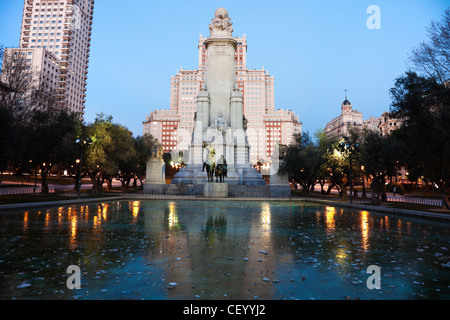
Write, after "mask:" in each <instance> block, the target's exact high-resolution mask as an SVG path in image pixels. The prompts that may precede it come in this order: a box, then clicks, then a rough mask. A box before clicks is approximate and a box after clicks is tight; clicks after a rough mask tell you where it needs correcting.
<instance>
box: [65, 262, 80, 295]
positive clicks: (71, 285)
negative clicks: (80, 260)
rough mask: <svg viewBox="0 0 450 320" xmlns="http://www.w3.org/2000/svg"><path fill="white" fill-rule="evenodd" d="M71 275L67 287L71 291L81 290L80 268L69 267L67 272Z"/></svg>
mask: <svg viewBox="0 0 450 320" xmlns="http://www.w3.org/2000/svg"><path fill="white" fill-rule="evenodd" d="M66 272H67V273H68V274H71V276H69V278H68V279H67V282H66V285H67V289H69V290H74V289H77V290H80V289H81V269H80V267H79V266H69V267H68V268H67V271H66Z"/></svg>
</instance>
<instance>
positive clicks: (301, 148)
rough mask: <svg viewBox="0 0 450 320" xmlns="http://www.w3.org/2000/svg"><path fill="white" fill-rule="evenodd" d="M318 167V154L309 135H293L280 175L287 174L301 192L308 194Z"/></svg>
mask: <svg viewBox="0 0 450 320" xmlns="http://www.w3.org/2000/svg"><path fill="white" fill-rule="evenodd" d="M319 167H320V154H319V152H318V149H317V146H316V145H315V143H314V141H313V140H312V138H311V137H310V135H309V133H308V132H306V133H303V134H295V135H294V143H293V144H291V145H290V146H288V148H287V150H286V154H285V157H284V164H283V165H282V167H281V168H280V172H281V173H288V174H289V177H290V179H293V180H294V182H295V183H298V184H299V185H300V186H301V188H302V191H303V192H305V193H309V192H310V191H311V190H312V189H313V188H314V185H315V183H316V179H317V175H318V170H319Z"/></svg>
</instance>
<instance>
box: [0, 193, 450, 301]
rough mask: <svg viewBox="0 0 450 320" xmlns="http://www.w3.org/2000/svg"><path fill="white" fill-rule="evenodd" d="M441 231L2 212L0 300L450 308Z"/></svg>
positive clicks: (164, 205) (313, 217)
mask: <svg viewBox="0 0 450 320" xmlns="http://www.w3.org/2000/svg"><path fill="white" fill-rule="evenodd" d="M449 226H450V225H449V224H448V223H447V222H441V221H428V220H422V219H413V218H405V217H398V216H392V215H389V216H388V215H385V214H382V213H376V212H367V211H358V210H354V209H341V208H335V207H325V206H320V205H314V204H302V203H293V202H265V201H260V202H243V201H236V202H231V201H224V202H205V201H130V202H129V201H126V202H112V203H101V204H89V205H82V206H70V207H60V208H51V209H41V210H35V211H34V210H33V211H25V212H23V211H18V212H9V213H2V214H1V215H0V299H152V300H159V299H167V300H168V299H194V300H196V299H198V300H201V299H245V300H255V299H258V300H259V299H271V300H279V299H339V300H341V299H377V300H378V299H450V257H449V256H450V253H449V248H450V247H449V245H450V242H449V240H450V233H449ZM71 265H76V266H79V267H80V270H81V289H80V290H69V289H68V288H67V284H66V282H67V279H68V277H69V274H67V273H66V270H67V268H68V267H69V266H71ZM371 265H376V266H378V267H380V268H381V289H379V290H378V289H373V290H369V289H368V288H367V280H368V278H369V277H370V275H371V274H368V273H367V268H368V267H369V266H371Z"/></svg>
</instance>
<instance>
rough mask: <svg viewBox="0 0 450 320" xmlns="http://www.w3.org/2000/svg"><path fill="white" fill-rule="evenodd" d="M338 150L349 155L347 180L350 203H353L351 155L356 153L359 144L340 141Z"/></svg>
mask: <svg viewBox="0 0 450 320" xmlns="http://www.w3.org/2000/svg"><path fill="white" fill-rule="evenodd" d="M339 150H340V152H341V153H343V154H344V153H345V154H348V155H349V160H350V168H349V169H350V170H349V182H350V203H353V186H352V155H353V153H355V154H356V155H358V151H359V145H358V143H349V142H341V143H340V144H339Z"/></svg>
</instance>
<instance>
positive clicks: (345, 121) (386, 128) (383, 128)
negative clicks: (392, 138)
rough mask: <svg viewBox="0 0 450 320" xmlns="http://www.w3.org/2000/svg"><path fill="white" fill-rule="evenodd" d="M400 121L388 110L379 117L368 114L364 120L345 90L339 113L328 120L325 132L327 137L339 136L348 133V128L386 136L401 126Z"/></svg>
mask: <svg viewBox="0 0 450 320" xmlns="http://www.w3.org/2000/svg"><path fill="white" fill-rule="evenodd" d="M401 123H402V121H401V120H400V119H396V118H394V117H393V116H392V115H391V114H389V112H384V113H383V114H382V115H381V117H379V118H377V117H373V116H370V118H369V119H367V120H364V119H363V114H362V113H361V112H359V111H357V110H354V109H353V107H352V104H351V102H350V101H349V100H348V97H347V90H345V100H344V102H342V104H341V114H340V115H339V116H337V117H336V118H334V119H333V120H331V121H329V122H328V123H327V124H326V126H325V134H326V135H327V136H328V137H329V138H340V137H343V136H346V135H348V133H349V131H350V129H357V130H372V131H377V132H379V133H380V135H381V136H386V135H389V134H391V133H392V131H394V130H396V129H398V128H399V127H400V126H401Z"/></svg>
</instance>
